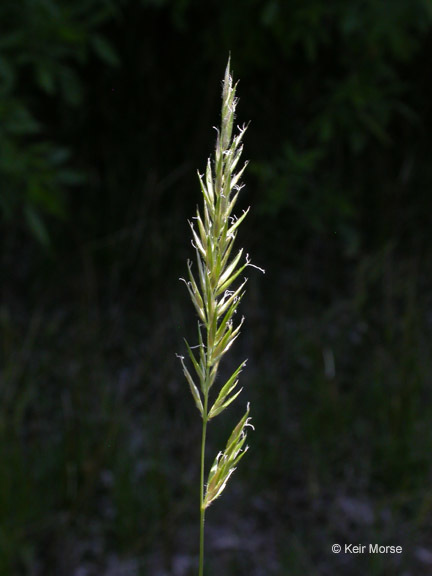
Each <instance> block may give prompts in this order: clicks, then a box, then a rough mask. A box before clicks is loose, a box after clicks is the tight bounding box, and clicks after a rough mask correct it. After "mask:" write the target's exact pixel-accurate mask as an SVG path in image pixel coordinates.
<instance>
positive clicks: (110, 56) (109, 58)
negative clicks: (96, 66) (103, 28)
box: [92, 34, 120, 66]
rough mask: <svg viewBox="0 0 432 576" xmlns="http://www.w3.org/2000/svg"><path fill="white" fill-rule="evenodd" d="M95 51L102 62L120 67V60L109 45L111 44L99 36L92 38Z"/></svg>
mask: <svg viewBox="0 0 432 576" xmlns="http://www.w3.org/2000/svg"><path fill="white" fill-rule="evenodd" d="M92 45H93V49H94V51H95V52H96V54H97V55H98V56H99V58H100V59H101V60H103V61H104V62H105V63H106V64H109V65H110V66H119V65H120V59H119V57H118V55H117V53H116V51H115V50H114V48H113V47H112V46H111V44H109V42H108V41H107V40H106V39H105V38H104V37H103V36H100V35H99V34H96V35H95V36H94V37H93V38H92Z"/></svg>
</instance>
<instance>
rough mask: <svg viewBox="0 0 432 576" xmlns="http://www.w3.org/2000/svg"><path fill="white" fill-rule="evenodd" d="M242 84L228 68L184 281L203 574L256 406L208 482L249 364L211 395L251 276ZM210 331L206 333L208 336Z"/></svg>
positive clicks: (236, 431)
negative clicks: (215, 435) (197, 427)
mask: <svg viewBox="0 0 432 576" xmlns="http://www.w3.org/2000/svg"><path fill="white" fill-rule="evenodd" d="M235 93H236V88H235V87H233V86H232V78H231V74H230V69H229V62H228V66H227V68H226V71H225V78H224V84H223V91H222V114H221V128H220V130H219V131H218V138H217V142H216V151H215V164H214V168H212V165H211V161H210V159H209V160H208V163H207V170H206V174H205V180H204V177H202V176H200V184H201V190H202V193H203V199H204V208H203V214H204V217H202V216H201V214H200V211H199V210H197V215H196V225H197V228H198V229H197V231H196V230H195V228H194V225H193V224H191V229H192V235H193V245H194V246H195V250H196V258H197V265H198V271H197V277H198V281H197V280H196V278H195V277H194V274H193V273H192V262H188V268H189V280H188V281H185V282H186V286H187V288H188V291H189V294H190V296H191V299H192V303H193V305H194V307H195V310H196V312H197V314H198V318H199V320H198V337H199V344H198V352H197V354H195V353H194V352H193V349H192V348H191V347H190V346H189V344H187V342H186V345H187V349H188V353H189V357H190V360H191V361H192V365H193V368H194V371H195V377H194V378H195V379H196V378H198V382H199V387H198V386H197V385H196V384H195V382H194V378H193V377H192V376H191V374H190V372H189V370H188V369H187V367H186V365H185V363H184V361H183V358H182V357H180V359H181V362H182V366H183V372H184V374H185V376H186V380H187V381H188V383H189V387H190V390H191V393H192V396H193V399H194V401H195V404H196V407H197V408H198V410H199V412H200V414H201V418H202V434H201V467H200V470H201V472H200V559H199V574H200V576H202V574H203V571H204V519H205V511H206V509H207V508H208V507H209V506H210V504H211V503H212V502H213V501H214V500H216V498H219V496H220V495H221V493H222V492H223V490H224V489H225V486H226V484H227V482H228V479H229V478H230V476H231V474H232V473H233V472H234V470H235V469H236V467H237V464H238V463H239V461H240V459H241V458H242V457H243V456H244V454H245V452H246V450H247V447H244V445H245V441H246V435H247V434H246V428H247V426H252V425H251V424H249V420H250V418H249V417H248V415H249V405H248V408H247V410H246V413H245V415H244V416H243V417H242V418H241V420H240V421H239V422H238V424H237V425H236V426H235V427H234V429H233V431H232V432H231V434H230V437H229V438H228V442H227V444H226V447H225V450H224V451H223V452H219V453H218V455H217V456H216V458H215V460H214V462H213V464H212V466H211V468H210V473H209V476H208V481H207V484H206V485H204V469H205V448H206V437H207V424H208V423H209V422H210V420H211V419H212V418H215V417H216V416H218V415H219V414H221V413H222V412H223V411H224V410H226V408H228V406H229V405H230V404H231V403H232V402H233V401H234V400H235V399H236V398H237V396H238V395H239V394H240V392H241V389H240V390H238V389H237V388H238V382H239V381H238V378H237V377H238V376H239V374H240V372H241V371H242V369H243V368H244V365H245V362H242V363H241V364H240V366H239V367H238V368H237V369H236V370H235V371H234V372H233V374H232V375H231V376H230V377H229V378H228V380H227V381H226V383H225V384H224V385H223V386H222V387H221V389H220V391H219V394H218V395H217V397H216V399H215V400H214V401H212V402H210V401H209V399H210V390H211V388H212V387H213V385H214V384H215V382H216V379H217V376H218V371H219V365H220V362H221V360H222V359H223V357H224V356H225V354H226V353H227V352H228V350H229V349H230V348H231V346H232V344H233V342H234V340H236V339H237V337H238V335H239V333H240V328H241V325H242V324H243V320H242V321H241V322H240V323H239V324H238V325H237V326H236V327H235V326H234V323H233V318H234V315H235V314H236V312H237V306H238V304H239V302H240V300H241V299H242V297H243V295H244V287H245V284H246V279H245V280H244V281H243V282H242V283H241V284H240V286H239V287H238V288H234V283H235V281H236V279H238V278H239V276H240V274H241V273H242V272H243V270H244V269H245V268H246V266H248V265H250V260H249V258H248V257H246V262H245V263H242V261H241V259H242V255H243V249H240V250H239V251H238V253H237V254H236V255H235V256H233V254H232V252H233V246H234V242H235V239H236V236H237V229H238V227H239V226H240V224H241V223H242V221H243V220H244V218H245V217H246V215H247V211H245V212H244V213H243V215H242V216H240V218H237V217H236V216H234V214H233V210H234V207H235V205H236V203H237V199H238V196H239V193H240V190H241V185H240V178H241V176H242V174H243V171H244V169H245V168H246V165H245V166H244V167H243V168H242V169H241V170H240V171H238V172H235V169H236V166H237V165H238V163H239V160H240V157H241V154H242V150H243V145H242V143H241V142H242V138H243V134H244V132H245V128H242V129H241V130H240V132H239V133H238V134H237V135H236V136H234V138H233V137H232V131H233V125H234V119H235V110H236V105H237V100H236V96H235ZM203 332H204V336H203Z"/></svg>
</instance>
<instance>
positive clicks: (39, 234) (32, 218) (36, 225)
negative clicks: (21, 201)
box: [24, 204, 50, 248]
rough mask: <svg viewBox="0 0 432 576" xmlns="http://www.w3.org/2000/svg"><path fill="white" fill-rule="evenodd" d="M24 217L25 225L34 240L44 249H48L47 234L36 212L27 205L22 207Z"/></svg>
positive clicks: (48, 240)
mask: <svg viewBox="0 0 432 576" xmlns="http://www.w3.org/2000/svg"><path fill="white" fill-rule="evenodd" d="M24 215H25V219H26V222H27V225H28V227H29V229H30V230H31V232H32V233H33V235H34V236H35V238H36V239H37V240H38V241H39V242H40V243H41V244H42V245H43V246H45V248H48V247H49V246H50V239H49V236H48V232H47V229H46V227H45V224H44V222H43V220H42V219H41V217H40V215H39V213H38V212H37V210H35V209H34V207H33V206H31V205H30V204H27V205H26V206H24Z"/></svg>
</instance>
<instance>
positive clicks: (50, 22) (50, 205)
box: [0, 0, 119, 246]
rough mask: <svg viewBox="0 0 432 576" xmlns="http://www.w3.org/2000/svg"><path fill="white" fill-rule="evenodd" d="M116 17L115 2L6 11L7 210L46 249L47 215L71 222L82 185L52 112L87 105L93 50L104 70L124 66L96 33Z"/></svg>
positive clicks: (29, 5)
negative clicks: (73, 198)
mask: <svg viewBox="0 0 432 576" xmlns="http://www.w3.org/2000/svg"><path fill="white" fill-rule="evenodd" d="M114 14H115V10H114V4H113V3H112V2H107V1H105V0H103V1H99V0H96V1H94V0H90V1H89V0H85V1H81V2H61V3H59V2H55V1H52V0H28V1H26V0H22V1H20V2H2V4H1V6H0V26H1V29H2V34H1V37H0V127H1V128H0V182H1V189H0V210H1V214H2V216H3V218H5V219H7V220H10V219H12V218H14V217H16V216H17V214H18V215H19V216H21V217H24V219H25V221H26V224H27V226H28V227H29V228H30V230H31V232H32V234H33V235H34V236H35V237H36V238H37V240H39V241H40V242H41V243H42V244H44V245H45V246H46V245H48V243H49V234H48V231H47V228H46V224H45V222H44V217H45V216H48V215H51V216H54V217H56V218H59V217H64V216H65V208H66V204H65V191H66V190H67V187H69V186H71V185H76V184H78V183H82V181H83V178H82V174H80V172H79V170H78V169H77V168H76V167H70V165H69V164H70V163H69V160H70V156H71V153H72V152H71V150H70V148H68V146H67V144H68V143H66V145H65V143H63V142H61V139H60V136H59V134H56V133H55V131H54V130H53V128H52V126H50V125H49V120H50V118H48V117H47V114H46V111H47V109H49V108H51V107H53V106H58V105H59V103H60V106H64V107H65V108H66V109H67V108H68V107H71V108H74V109H76V108H78V107H79V106H83V105H85V104H83V90H84V82H83V79H82V74H80V67H81V72H82V67H83V65H84V64H85V62H86V60H87V58H88V54H89V52H90V51H93V52H94V53H95V54H97V56H98V57H99V59H100V61H101V62H103V63H104V64H108V65H111V66H113V65H114V66H116V65H118V64H119V61H118V57H117V55H116V53H115V51H114V49H113V48H112V47H111V45H110V43H109V42H108V41H107V40H106V39H105V38H104V36H103V35H101V34H99V33H97V30H98V28H100V27H101V25H102V24H103V23H104V22H105V21H106V20H107V19H109V18H112V17H113V16H114ZM51 120H52V118H51Z"/></svg>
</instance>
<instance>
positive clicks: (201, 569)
mask: <svg viewBox="0 0 432 576" xmlns="http://www.w3.org/2000/svg"><path fill="white" fill-rule="evenodd" d="M207 403H208V394H206V395H205V398H204V413H203V425H202V435H201V474H200V552H199V576H203V574H204V520H205V506H204V463H205V445H206V435H207V408H208V407H207Z"/></svg>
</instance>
